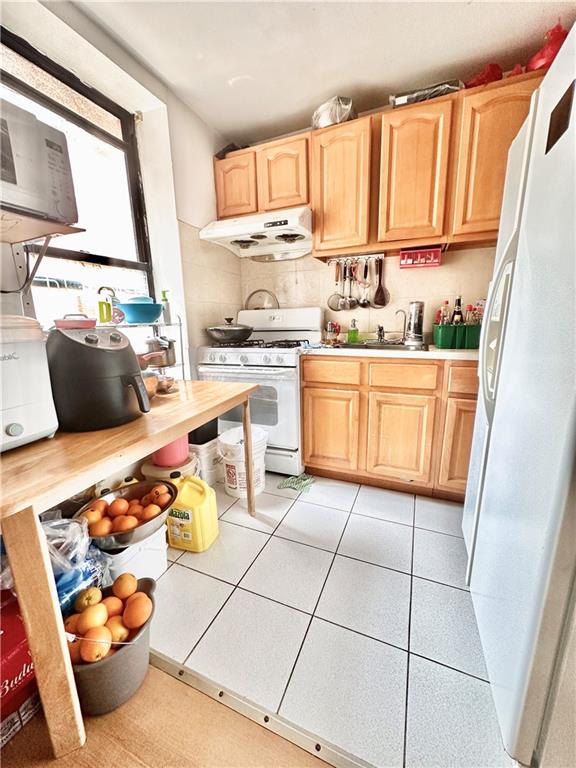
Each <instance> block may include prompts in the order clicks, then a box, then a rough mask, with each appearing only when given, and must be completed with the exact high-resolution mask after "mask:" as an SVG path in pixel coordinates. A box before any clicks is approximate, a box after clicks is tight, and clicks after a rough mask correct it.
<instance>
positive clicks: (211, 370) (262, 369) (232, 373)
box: [198, 365, 298, 381]
mask: <svg viewBox="0 0 576 768" xmlns="http://www.w3.org/2000/svg"><path fill="white" fill-rule="evenodd" d="M203 373H206V374H209V375H210V376H225V377H226V379H229V380H230V381H237V380H239V379H249V380H256V381H258V380H261V381H266V380H271V379H272V380H282V379H284V380H286V381H290V380H294V379H297V378H298V369H297V368H268V367H266V366H255V365H253V366H232V365H230V366H228V365H199V366H198V375H199V376H201V375H202V374H203Z"/></svg>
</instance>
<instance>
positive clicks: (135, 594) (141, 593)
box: [124, 592, 148, 608]
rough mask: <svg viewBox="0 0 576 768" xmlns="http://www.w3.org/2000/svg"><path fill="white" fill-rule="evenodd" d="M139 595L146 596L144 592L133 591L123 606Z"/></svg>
mask: <svg viewBox="0 0 576 768" xmlns="http://www.w3.org/2000/svg"><path fill="white" fill-rule="evenodd" d="M139 597H148V595H147V594H146V592H134V594H133V595H130V597H129V598H128V599H127V600H126V601H125V603H124V608H126V606H127V605H128V604H129V603H131V602H132V600H137V599H138V598H139Z"/></svg>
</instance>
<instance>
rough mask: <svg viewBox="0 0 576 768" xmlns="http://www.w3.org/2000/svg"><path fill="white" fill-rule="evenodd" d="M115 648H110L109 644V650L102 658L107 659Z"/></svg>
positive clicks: (114, 651)
mask: <svg viewBox="0 0 576 768" xmlns="http://www.w3.org/2000/svg"><path fill="white" fill-rule="evenodd" d="M116 650H117V649H116V648H112V646H110V650H109V651H108V653H107V654H106V656H104V658H105V659H107V658H108V657H109V656H112V654H114V653H116Z"/></svg>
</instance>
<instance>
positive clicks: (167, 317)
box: [162, 291, 172, 325]
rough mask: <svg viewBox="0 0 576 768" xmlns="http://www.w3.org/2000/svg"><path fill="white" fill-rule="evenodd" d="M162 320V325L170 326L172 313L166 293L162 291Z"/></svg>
mask: <svg viewBox="0 0 576 768" xmlns="http://www.w3.org/2000/svg"><path fill="white" fill-rule="evenodd" d="M162 319H163V320H164V325H172V312H171V310H170V302H169V301H168V291H162Z"/></svg>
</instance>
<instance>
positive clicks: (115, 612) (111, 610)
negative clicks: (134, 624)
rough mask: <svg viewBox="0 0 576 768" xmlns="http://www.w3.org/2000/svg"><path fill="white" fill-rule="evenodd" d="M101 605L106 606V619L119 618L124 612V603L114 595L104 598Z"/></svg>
mask: <svg viewBox="0 0 576 768" xmlns="http://www.w3.org/2000/svg"><path fill="white" fill-rule="evenodd" d="M102 605H105V606H106V610H107V611H108V618H111V617H112V616H121V615H122V612H123V611H124V603H123V602H122V600H120V598H119V597H116V595H110V597H105V598H104V600H102Z"/></svg>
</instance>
